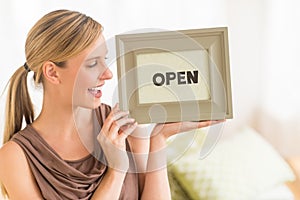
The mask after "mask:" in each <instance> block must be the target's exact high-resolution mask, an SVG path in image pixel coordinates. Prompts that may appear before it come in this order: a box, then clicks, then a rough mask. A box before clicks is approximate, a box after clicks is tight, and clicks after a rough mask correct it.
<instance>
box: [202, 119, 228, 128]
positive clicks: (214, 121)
mask: <svg viewBox="0 0 300 200" xmlns="http://www.w3.org/2000/svg"><path fill="white" fill-rule="evenodd" d="M224 121H225V120H208V121H201V122H199V124H198V128H204V127H207V126H212V125H214V124H218V123H221V122H224Z"/></svg>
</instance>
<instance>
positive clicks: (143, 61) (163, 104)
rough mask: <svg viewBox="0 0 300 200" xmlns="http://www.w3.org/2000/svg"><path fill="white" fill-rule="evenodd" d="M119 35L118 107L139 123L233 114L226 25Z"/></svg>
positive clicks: (195, 119)
mask: <svg viewBox="0 0 300 200" xmlns="http://www.w3.org/2000/svg"><path fill="white" fill-rule="evenodd" d="M115 39H116V53H117V71H118V93H119V106H120V109H122V110H129V112H130V116H131V117H133V118H135V119H136V121H137V122H138V123H140V124H144V123H168V122H179V121H202V120H219V119H230V118H232V117H233V111H232V94H231V79H230V66H229V48H228V28H227V27H217V28H205V29H191V30H180V31H157V32H147V33H133V34H121V35H117V36H116V37H115Z"/></svg>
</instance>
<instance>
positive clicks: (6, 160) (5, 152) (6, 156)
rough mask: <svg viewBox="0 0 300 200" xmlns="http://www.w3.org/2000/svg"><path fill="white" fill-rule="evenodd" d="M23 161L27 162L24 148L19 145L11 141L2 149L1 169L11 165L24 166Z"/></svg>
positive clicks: (0, 153)
mask: <svg viewBox="0 0 300 200" xmlns="http://www.w3.org/2000/svg"><path fill="white" fill-rule="evenodd" d="M23 161H26V157H25V154H24V152H23V150H22V148H21V147H20V146H19V145H18V144H17V143H15V142H13V141H9V142H7V143H5V144H4V145H3V146H2V147H1V149H0V168H2V167H5V166H6V165H10V164H23V163H21V162H23ZM1 171H2V170H0V173H1Z"/></svg>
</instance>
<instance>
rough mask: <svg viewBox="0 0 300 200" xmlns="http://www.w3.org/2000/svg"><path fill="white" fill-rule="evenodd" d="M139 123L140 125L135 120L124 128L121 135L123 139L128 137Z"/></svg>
mask: <svg viewBox="0 0 300 200" xmlns="http://www.w3.org/2000/svg"><path fill="white" fill-rule="evenodd" d="M137 125H138V123H137V122H135V123H133V124H130V125H129V126H127V128H126V129H123V130H122V131H120V133H119V137H121V138H122V139H126V138H127V137H128V136H129V135H130V134H131V133H132V132H133V131H134V130H135V129H136V127H137Z"/></svg>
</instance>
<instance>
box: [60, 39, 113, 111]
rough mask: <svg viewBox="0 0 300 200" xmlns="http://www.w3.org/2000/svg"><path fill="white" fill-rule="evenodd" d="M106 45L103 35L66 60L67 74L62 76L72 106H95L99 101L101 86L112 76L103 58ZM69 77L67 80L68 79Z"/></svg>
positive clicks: (104, 57)
mask: <svg viewBox="0 0 300 200" xmlns="http://www.w3.org/2000/svg"><path fill="white" fill-rule="evenodd" d="M106 54H107V47H106V43H105V39H104V37H103V35H101V36H100V37H99V39H98V40H97V41H96V42H95V43H94V44H93V45H91V47H89V48H87V49H86V50H84V51H83V52H82V53H80V54H79V55H77V56H75V57H73V58H71V59H69V60H67V63H66V65H67V66H66V67H67V68H69V74H68V75H67V76H64V80H65V82H66V83H67V87H68V89H67V90H68V92H70V93H71V94H70V95H71V96H72V105H73V107H77V106H79V107H85V108H92V109H93V108H96V107H98V106H99V105H100V103H101V97H102V87H103V86H104V84H105V81H106V80H109V79H111V78H112V73H111V71H110V70H109V69H108V67H107V65H106V63H105V59H106ZM68 79H69V80H68Z"/></svg>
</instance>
